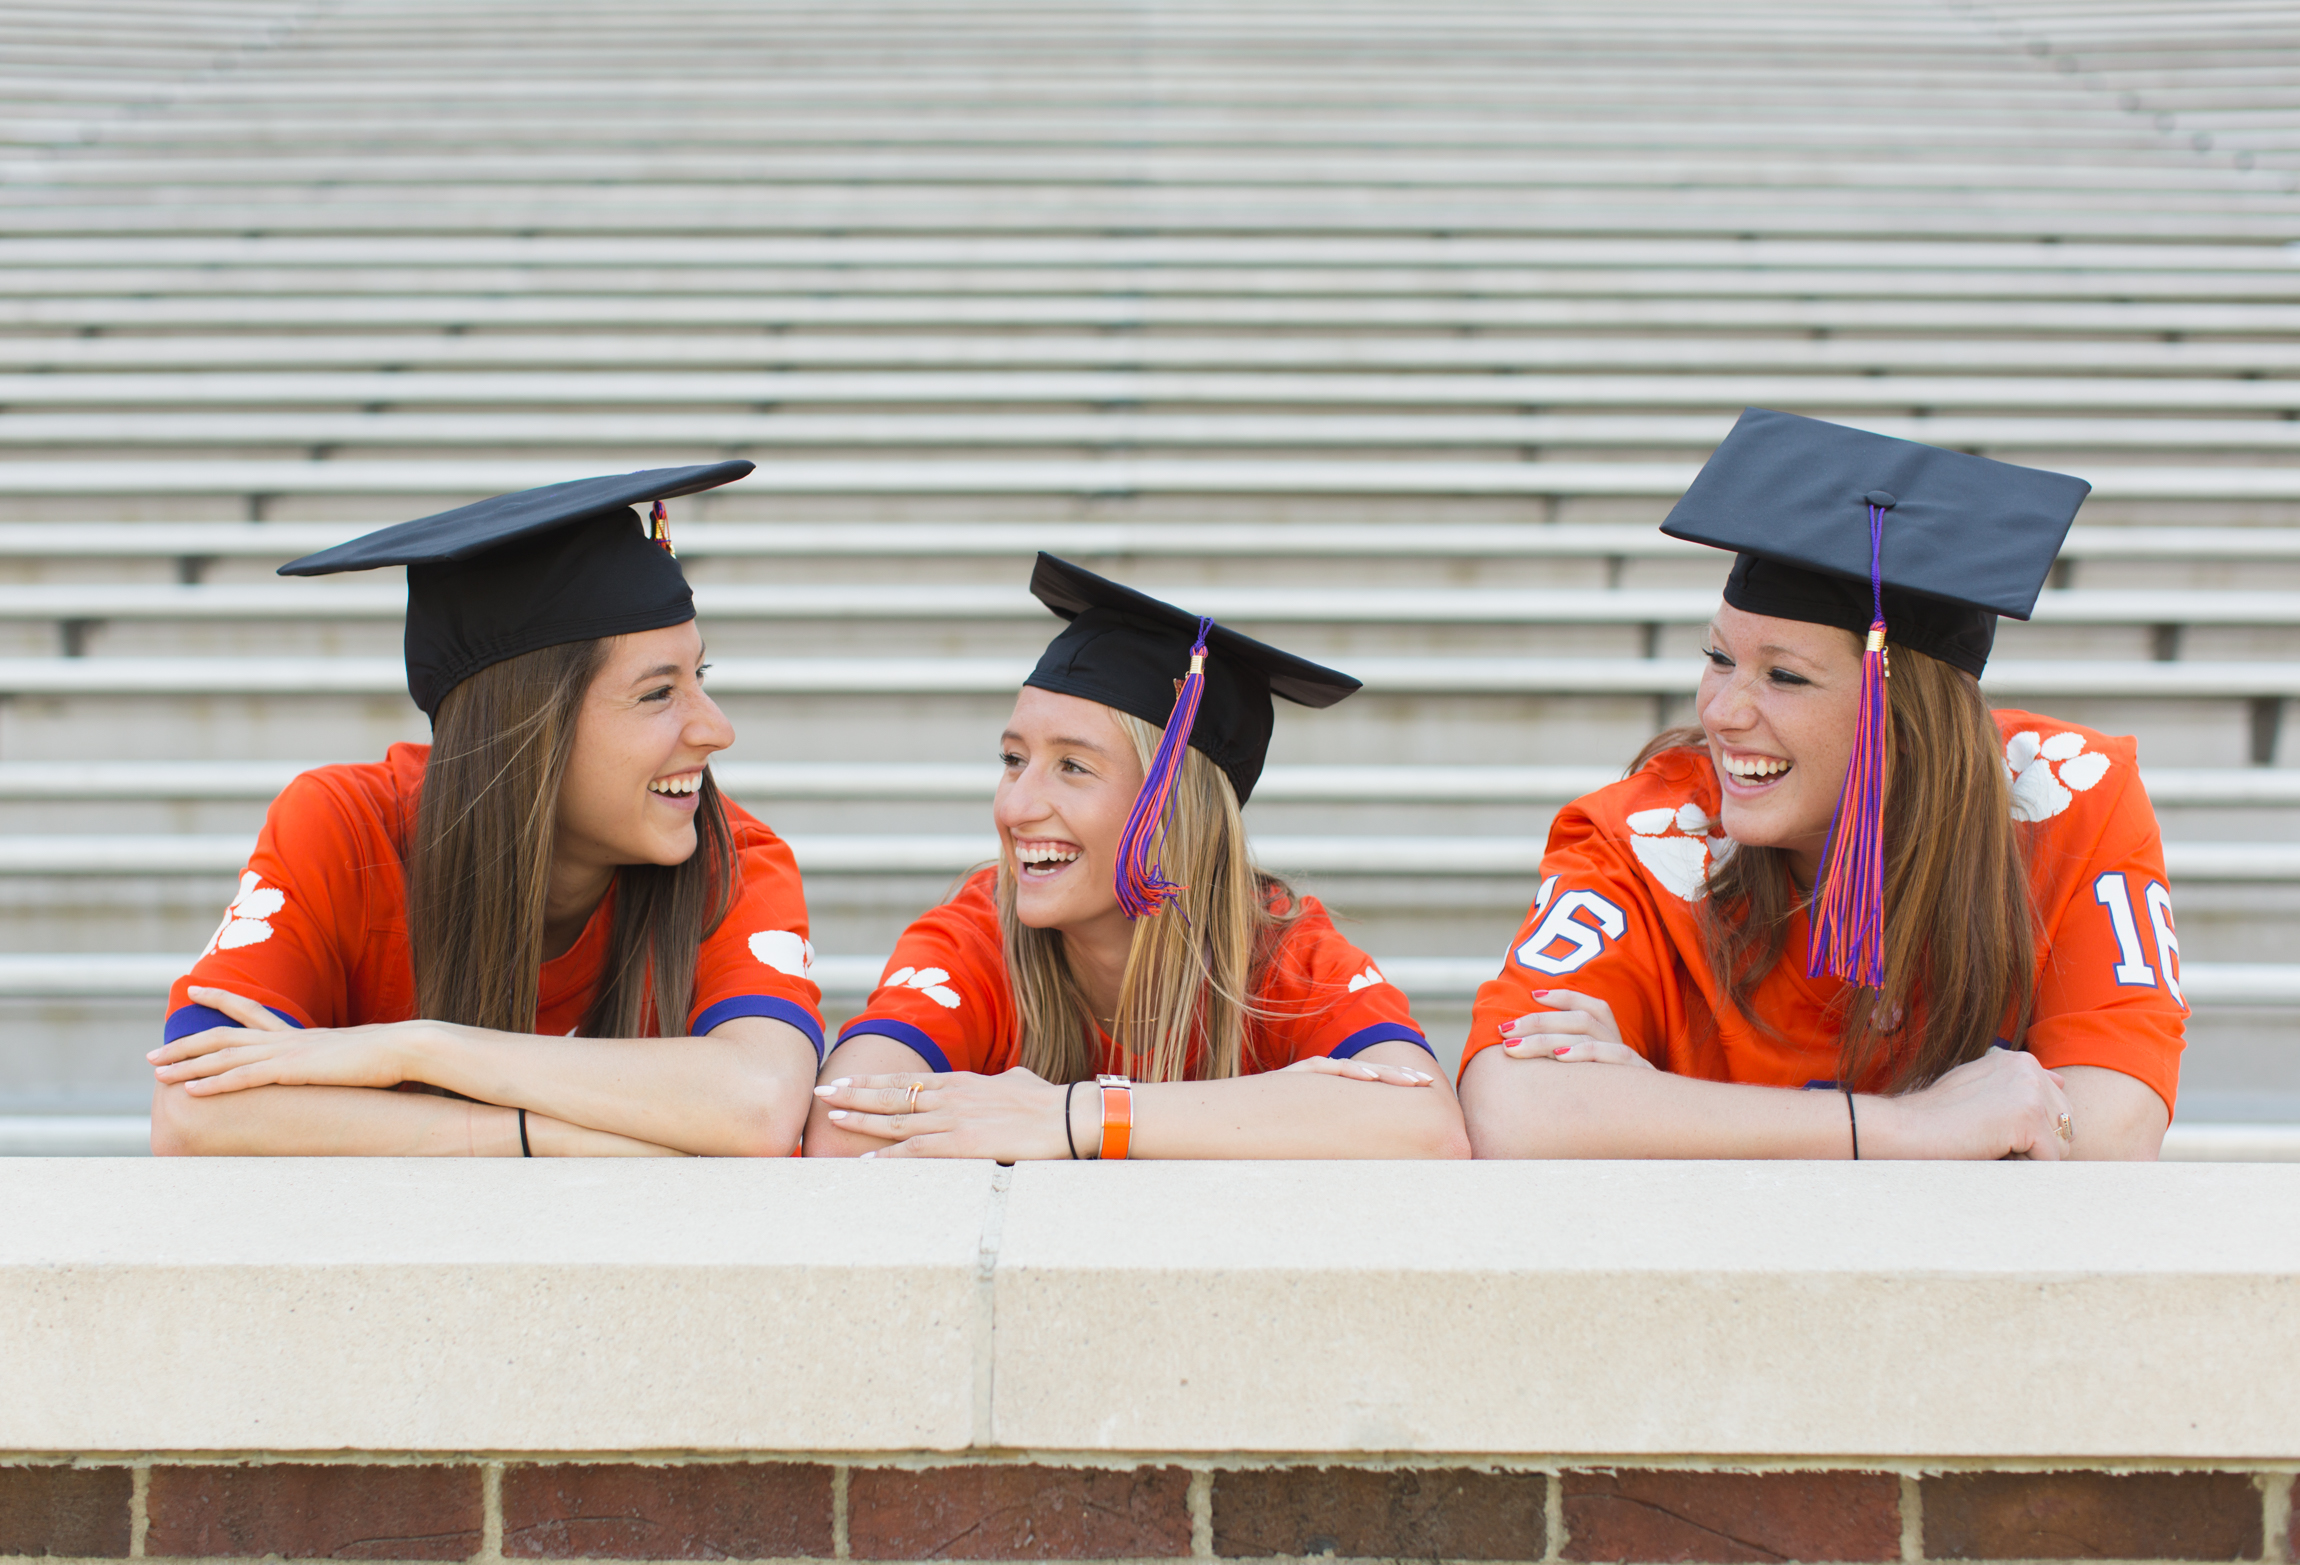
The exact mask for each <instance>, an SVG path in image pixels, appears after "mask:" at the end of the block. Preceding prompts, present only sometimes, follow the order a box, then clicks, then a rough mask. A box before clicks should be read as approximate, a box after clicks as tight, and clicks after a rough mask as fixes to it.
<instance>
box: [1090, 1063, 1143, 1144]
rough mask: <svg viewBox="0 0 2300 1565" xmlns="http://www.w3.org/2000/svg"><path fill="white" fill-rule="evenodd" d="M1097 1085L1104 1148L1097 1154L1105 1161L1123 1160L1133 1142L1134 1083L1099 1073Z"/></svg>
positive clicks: (1120, 1077) (1095, 1081) (1095, 1079)
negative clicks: (1100, 1099)
mask: <svg viewBox="0 0 2300 1565" xmlns="http://www.w3.org/2000/svg"><path fill="white" fill-rule="evenodd" d="M1094 1084H1095V1085H1096V1086H1098V1087H1100V1088H1101V1089H1102V1150H1101V1152H1100V1153H1099V1154H1097V1155H1098V1156H1100V1157H1101V1158H1102V1159H1103V1160H1104V1161H1105V1162H1107V1161H1109V1160H1110V1159H1112V1158H1116V1159H1118V1160H1119V1161H1121V1162H1123V1161H1124V1160H1125V1157H1126V1153H1127V1150H1128V1148H1130V1147H1131V1146H1132V1145H1133V1141H1134V1083H1132V1082H1131V1081H1128V1080H1127V1079H1126V1078H1125V1077H1123V1076H1097V1077H1095V1078H1094Z"/></svg>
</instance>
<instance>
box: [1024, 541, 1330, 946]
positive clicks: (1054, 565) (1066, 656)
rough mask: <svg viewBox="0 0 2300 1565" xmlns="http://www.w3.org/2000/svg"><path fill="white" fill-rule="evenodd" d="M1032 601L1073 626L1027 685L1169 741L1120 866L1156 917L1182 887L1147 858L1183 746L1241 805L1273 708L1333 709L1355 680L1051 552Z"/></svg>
mask: <svg viewBox="0 0 2300 1565" xmlns="http://www.w3.org/2000/svg"><path fill="white" fill-rule="evenodd" d="M1030 591H1031V594H1032V595H1033V596H1034V597H1036V598H1037V599H1038V601H1039V602H1041V603H1043V604H1045V605H1046V606H1047V607H1048V608H1050V609H1052V610H1053V611H1054V612H1055V613H1057V614H1059V615H1061V616H1062V617H1063V618H1064V619H1066V620H1068V621H1070V623H1069V625H1068V626H1066V627H1065V628H1064V629H1063V631H1062V633H1061V634H1060V635H1058V636H1056V637H1055V638H1054V640H1053V642H1052V643H1050V644H1049V645H1048V647H1047V649H1046V652H1045V654H1044V655H1043V656H1042V657H1040V658H1039V660H1038V666H1037V667H1036V668H1035V669H1033V670H1031V673H1030V677H1029V678H1028V679H1027V680H1025V681H1023V682H1024V683H1025V684H1028V685H1035V686H1036V687H1037V688H1039V689H1041V690H1052V691H1055V692H1056V693H1058V694H1061V695H1069V696H1078V697H1080V698H1082V699H1084V700H1088V701H1097V702H1100V703H1101V704H1102V705H1104V706H1109V707H1115V708H1117V709H1118V710H1119V711H1121V712H1125V713H1127V714H1129V715H1131V716H1134V717H1138V718H1140V719H1141V720H1142V721H1143V722H1145V723H1149V724H1152V725H1154V726H1156V727H1159V728H1162V729H1164V730H1165V731H1166V737H1165V740H1164V741H1163V742H1162V743H1161V744H1160V745H1159V747H1158V756H1157V759H1156V760H1155V761H1154V762H1153V763H1152V765H1151V768H1150V775H1149V776H1148V777H1147V778H1145V779H1144V781H1143V784H1142V792H1141V795H1140V796H1139V797H1138V798H1137V799H1136V801H1135V804H1134V814H1133V818H1132V819H1130V820H1129V821H1128V822H1127V825H1126V835H1125V837H1124V838H1123V839H1122V841H1121V845H1120V852H1119V867H1118V897H1119V901H1120V902H1121V903H1122V904H1124V905H1125V907H1126V911H1127V913H1128V914H1129V915H1130V916H1133V917H1137V918H1138V917H1140V916H1142V915H1143V914H1144V913H1149V912H1155V911H1156V910H1157V908H1158V906H1159V905H1160V904H1161V903H1162V902H1164V901H1165V899H1166V897H1167V896H1168V895H1170V894H1171V892H1172V891H1173V890H1174V889H1178V888H1173V887H1170V886H1168V885H1167V883H1166V882H1164V881H1163V880H1160V879H1159V878H1158V876H1157V871H1156V869H1155V867H1153V866H1152V865H1151V864H1150V863H1149V859H1148V853H1149V843H1150V839H1151V838H1152V837H1153V836H1154V835H1155V834H1156V832H1157V827H1158V821H1159V819H1160V817H1161V816H1162V814H1163V813H1164V809H1165V800H1166V795H1167V794H1168V793H1169V792H1170V791H1171V789H1172V787H1173V779H1174V776H1175V774H1176V772H1177V770H1178V768H1179V764H1180V761H1181V756H1180V748H1181V746H1182V745H1184V744H1188V745H1189V746H1191V747H1192V748H1193V749H1196V750H1198V751H1199V752H1200V753H1202V754H1204V755H1205V756H1206V758H1207V759H1209V760H1211V761H1212V762H1213V763H1214V764H1215V765H1216V766H1219V767H1220V768H1221V769H1222V772H1223V774H1224V775H1225V776H1227V777H1228V778H1229V779H1230V786H1231V787H1232V788H1233V789H1234V790H1236V792H1237V795H1238V802H1239V803H1240V804H1244V803H1245V802H1246V801H1247V799H1249V798H1251V797H1252V796H1253V792H1254V784H1255V782H1256V781H1257V780H1258V779H1259V778H1260V777H1261V775H1262V763H1263V761H1264V760H1266V759H1267V758H1268V756H1269V753H1270V730H1271V726H1272V721H1273V714H1272V711H1271V706H1270V701H1271V698H1272V697H1273V696H1284V697H1285V698H1286V699H1287V700H1289V701H1292V702H1295V703H1297V704H1299V705H1302V706H1308V707H1328V706H1332V705H1333V704H1334V703H1335V702H1337V701H1339V700H1341V699H1342V698H1343V697H1345V696H1347V695H1349V694H1350V693H1351V692H1353V691H1355V690H1356V689H1357V688H1358V683H1359V682H1358V681H1357V680H1355V679H1352V678H1351V677H1350V676H1349V675H1347V674H1343V673H1339V672H1336V671H1335V670H1333V669H1330V668H1325V667H1322V666H1320V665H1319V664H1316V663H1312V662H1311V661H1309V660H1308V659H1307V658H1299V657H1296V656H1294V655H1293V654H1292V653H1291V652H1282V651H1280V650H1279V649H1278V648H1276V647H1273V646H1270V645H1268V644H1267V643H1265V642H1260V641H1256V640H1255V639H1254V638H1253V637H1251V636H1241V635H1239V634H1238V633H1237V632H1236V631H1234V630H1230V629H1227V628H1225V627H1223V626H1220V625H1217V624H1215V623H1214V622H1213V621H1212V620H1211V619H1207V618H1202V617H1201V616H1199V615H1196V614H1192V613H1189V612H1188V611H1187V610H1184V609H1178V608H1176V607H1175V606H1174V605H1173V604H1171V603H1164V602H1161V601H1159V600H1158V599H1156V598H1153V597H1151V596H1149V595H1148V594H1147V593H1141V592H1136V591H1135V590H1134V589H1133V588H1131V587H1126V586H1122V585H1120V584H1119V583H1117V582H1114V581H1112V580H1110V579H1109V578H1108V577H1105V576H1097V575H1096V574H1094V572H1092V571H1089V570H1085V569H1082V568H1080V567H1079V566H1076V565H1073V564H1071V563H1070V562H1069V561H1067V560H1058V559H1056V558H1055V557H1054V556H1053V555H1051V554H1041V555H1039V557H1038V565H1037V568H1036V569H1035V570H1033V571H1032V572H1031V575H1030ZM1177 681H1179V682H1180V684H1181V687H1182V688H1181V690H1180V692H1179V694H1177V692H1176V690H1175V685H1176V682H1177Z"/></svg>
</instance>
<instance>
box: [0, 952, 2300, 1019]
mask: <svg viewBox="0 0 2300 1565" xmlns="http://www.w3.org/2000/svg"><path fill="white" fill-rule="evenodd" d="M192 960H193V958H192V955H191V954H190V953H188V952H187V953H179V952H172V951H155V952H132V953H124V954H114V953H105V954H91V953H84V952H33V953H15V952H11V953H7V954H0V999H12V1000H145V999H149V1000H158V999H160V998H163V997H164V996H165V995H166V994H167V991H168V986H169V985H170V984H172V983H174V982H175V981H176V980H177V979H178V978H180V977H182V976H183V975H184V974H185V973H186V972H188V971H189V970H190V968H191V964H192ZM1378 965H1379V966H1380V968H1381V970H1382V973H1383V974H1384V976H1386V977H1387V978H1388V979H1389V980H1390V982H1392V983H1394V984H1396V985H1397V986H1398V987H1399V988H1401V989H1403V990H1405V991H1406V993H1408V994H1409V995H1412V996H1413V997H1414V998H1415V999H1417V1000H1424V1001H1428V1002H1431V1003H1438V1002H1446V1003H1453V1004H1459V1003H1461V1002H1464V1001H1467V1000H1468V999H1470V997H1471V996H1473V995H1475V994H1476V993H1477V987H1478V985H1480V984H1482V983H1484V982H1485V981H1486V980H1487V979H1488V978H1491V977H1492V976H1493V975H1494V973H1495V972H1496V971H1497V970H1498V965H1499V959H1498V958H1496V957H1492V956H1477V957H1402V956H1401V957H1385V958H1380V959H1378ZM885 969H886V958H884V957H883V956H818V957H817V958H815V963H814V966H813V967H811V968H810V969H808V976H809V977H810V978H812V979H813V980H814V981H815V982H816V983H818V984H820V985H821V986H822V990H823V996H824V998H825V999H826V1000H832V1001H837V1002H842V1003H848V1004H851V1003H853V1002H854V1001H857V1000H860V999H862V998H864V997H865V996H867V995H868V994H869V993H870V991H871V990H872V989H874V988H875V987H877V985H878V980H879V975H880V974H881V973H882V972H884V971H885ZM2180 984H2181V991H2182V993H2184V994H2185V995H2186V996H2187V997H2188V999H2189V1002H2190V1003H2191V1004H2195V1005H2216V1006H2253V1007H2260V1008H2268V1009H2281V1008H2283V1007H2285V1006H2300V962H2183V963H2182V964H2181V966H2180Z"/></svg>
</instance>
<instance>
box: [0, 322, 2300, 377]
mask: <svg viewBox="0 0 2300 1565" xmlns="http://www.w3.org/2000/svg"><path fill="white" fill-rule="evenodd" d="M385 365H389V366H394V367H397V368H403V369H409V370H431V371H438V370H506V369H511V370H520V369H542V368H556V369H570V370H593V369H607V370H614V369H623V368H627V367H644V368H646V369H649V370H654V371H666V370H681V369H689V368H692V369H702V370H720V371H724V370H756V369H775V370H784V371H789V370H822V369H829V370H852V369H871V370H928V371H943V372H949V371H953V370H1008V369H1088V370H1100V369H1109V368H1112V367H1121V366H1122V367H1127V368H1140V369H1144V370H1176V369H1183V370H1217V371H1220V370H1228V371H1239V370H1247V371H1269V370H1276V371H1290V372H1294V373H1300V372H1304V371H1313V372H1317V371H1338V372H1342V373H1361V374H1362V373H1365V372H1367V371H1376V370H1378V371H1383V372H1387V373H1405V374H1428V373H1459V372H1463V371H1467V372H1472V373H1478V372H1484V373H1492V372H1496V371H1509V372H1516V373H1533V374H1545V373H1546V374H1554V373H1560V372H1588V373H1597V374H1608V375H1618V374H1625V373H1630V374H1634V373H1639V372H1664V373H1673V374H1704V375H1715V374H1760V375H1763V374H1779V373H1783V372H1788V373H1796V374H1822V375H1842V374H1876V373H1880V372H1885V373H1893V374H1927V375H1966V374H2005V373H2013V374H2019V375H2024V376H2031V375H2036V376H2041V375H2070V374H2101V375H2162V376H2194V375H2244V374H2261V375H2289V374H2292V373H2293V372H2295V371H2300V343H2293V342H2288V341H2283V340H2278V339H2275V338H2269V339H2266V340H2252V341H2244V342H2223V341H2217V340H2213V339H2205V340H2202V341H2178V342H2166V341H2162V340H2150V339H2147V338H2129V339H2128V338H2093V339H2075V340H2068V339H2060V338H2025V337H2024V338H1996V337H1987V336H1981V337H1966V338H1956V337H1946V336H1938V335H1930V334H1928V335H1920V336H1905V337H1851V336H1826V337H1814V336H1811V335H1796V336H1754V335H1752V336H1739V335H1727V336H1684V335H1675V334H1665V333H1664V334H1655V335H1652V336H1636V335H1607V336H1593V337H1565V336H1556V335H1544V334H1515V333H1510V334H1500V333H1497V334H1492V335H1474V336H1464V335H1458V334H1453V333H1442V332H1441V333H1428V334H1422V335H1410V336H1409V335H1399V334H1371V333H1369V334H1354V335H1347V336H1313V335H1308V334H1304V333H1284V332H1270V333H1266V334H1265V333H1252V334H1249V333H1244V332H1239V333H1206V334H1199V335H1184V334H1181V333H1174V332H1167V333H1157V334H1144V335H1128V336H1125V337H1120V338H1113V337H1110V336H1108V335H1105V334H1101V333H1095V332H1081V333H1065V332H1033V333H1026V334H1007V333H975V334H952V335H929V334H924V333H915V334H914V333H905V332H865V333H853V334H845V335H842V334H838V333H833V332H782V333H775V334H772V335H764V336H762V335H759V334H756V333H749V332H698V333H694V334H691V335H687V334H681V335H670V334H666V333H657V332H647V333H617V334H581V333H576V332H534V333H517V332H508V331H503V332H494V331H491V332H477V333H446V332H437V333H434V332H417V333H392V334H374V335H368V336H357V335H352V334H348V333H341V334H339V333H332V332H309V333H298V332H287V333H278V334H272V333H261V334H254V333H251V334H221V335H194V334H190V333H158V334H153V335H148V336H146V335H137V334H134V333H121V334H117V335H114V334H110V333H106V334H104V335H101V336H80V335H43V334H33V333H27V334H25V335H21V336H0V374H9V375H19V374H25V373H41V374H69V373H83V374H84V373H89V372H101V373H117V372H120V371H139V370H141V371H150V370H196V371H202V372H215V371H224V372H229V371H234V370H272V371H278V370H288V371H310V370H353V371H361V370H371V369H374V368H377V367H379V366H385Z"/></svg>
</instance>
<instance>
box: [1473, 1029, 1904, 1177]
mask: <svg viewBox="0 0 2300 1565" xmlns="http://www.w3.org/2000/svg"><path fill="white" fill-rule="evenodd" d="M1878 1101H1879V1100H1876V1099H1871V1098H1863V1099H1861V1100H1860V1106H1861V1107H1862V1108H1868V1107H1869V1106H1870V1105H1871V1104H1873V1103H1877V1102H1878ZM1461 1105H1462V1117H1463V1118H1464V1119H1465V1120H1466V1121H1467V1123H1468V1127H1469V1140H1470V1145H1471V1146H1472V1147H1473V1148H1474V1149H1475V1151H1476V1155H1477V1156H1479V1157H1495V1158H1501V1157H1527V1158H1530V1157H1549V1158H1847V1157H1850V1156H1852V1134H1851V1127H1850V1125H1849V1123H1848V1119H1847V1115H1846V1110H1845V1099H1844V1097H1843V1095H1842V1094H1840V1093H1835V1092H1798V1091H1792V1090H1789V1089H1787V1088H1782V1087H1755V1086H1747V1085H1743V1084H1740V1083H1736V1082H1717V1081H1701V1080H1698V1079H1695V1078H1693V1077H1689V1076H1672V1075H1669V1074H1668V1073H1666V1072H1663V1071H1651V1070H1640V1069H1634V1068H1631V1067H1628V1066H1622V1065H1598V1064H1578V1065H1576V1064H1560V1063H1557V1062H1556V1061H1552V1060H1540V1059H1531V1060H1518V1059H1511V1058H1510V1057H1509V1056H1508V1055H1506V1054H1504V1053H1502V1052H1501V1050H1499V1049H1487V1050H1484V1051H1483V1052H1481V1053H1479V1054H1478V1055H1477V1056H1476V1057H1474V1058H1473V1059H1472V1060H1471V1061H1470V1064H1469V1070H1468V1071H1467V1072H1466V1073H1464V1075H1463V1077H1462V1083H1461ZM1888 1117H1889V1116H1888V1115H1884V1114H1876V1113H1872V1118H1873V1119H1875V1120H1876V1121H1877V1123H1876V1126H1875V1129H1876V1131H1877V1132H1878V1133H1880V1134H1882V1133H1883V1132H1884V1131H1885V1129H1886V1126H1885V1124H1884V1120H1885V1119H1886V1118H1888ZM1869 1129H1870V1127H1869V1126H1867V1125H1864V1126H1863V1132H1864V1134H1867V1133H1868V1132H1869ZM1862 1150H1863V1152H1864V1153H1867V1152H1869V1151H1871V1150H1872V1148H1871V1147H1869V1146H1864V1147H1863V1149H1862ZM1873 1150H1875V1151H1877V1152H1883V1151H1884V1150H1885V1148H1884V1146H1883V1145H1882V1144H1881V1143H1880V1144H1879V1145H1877V1146H1876V1147H1875V1148H1874V1149H1873Z"/></svg>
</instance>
